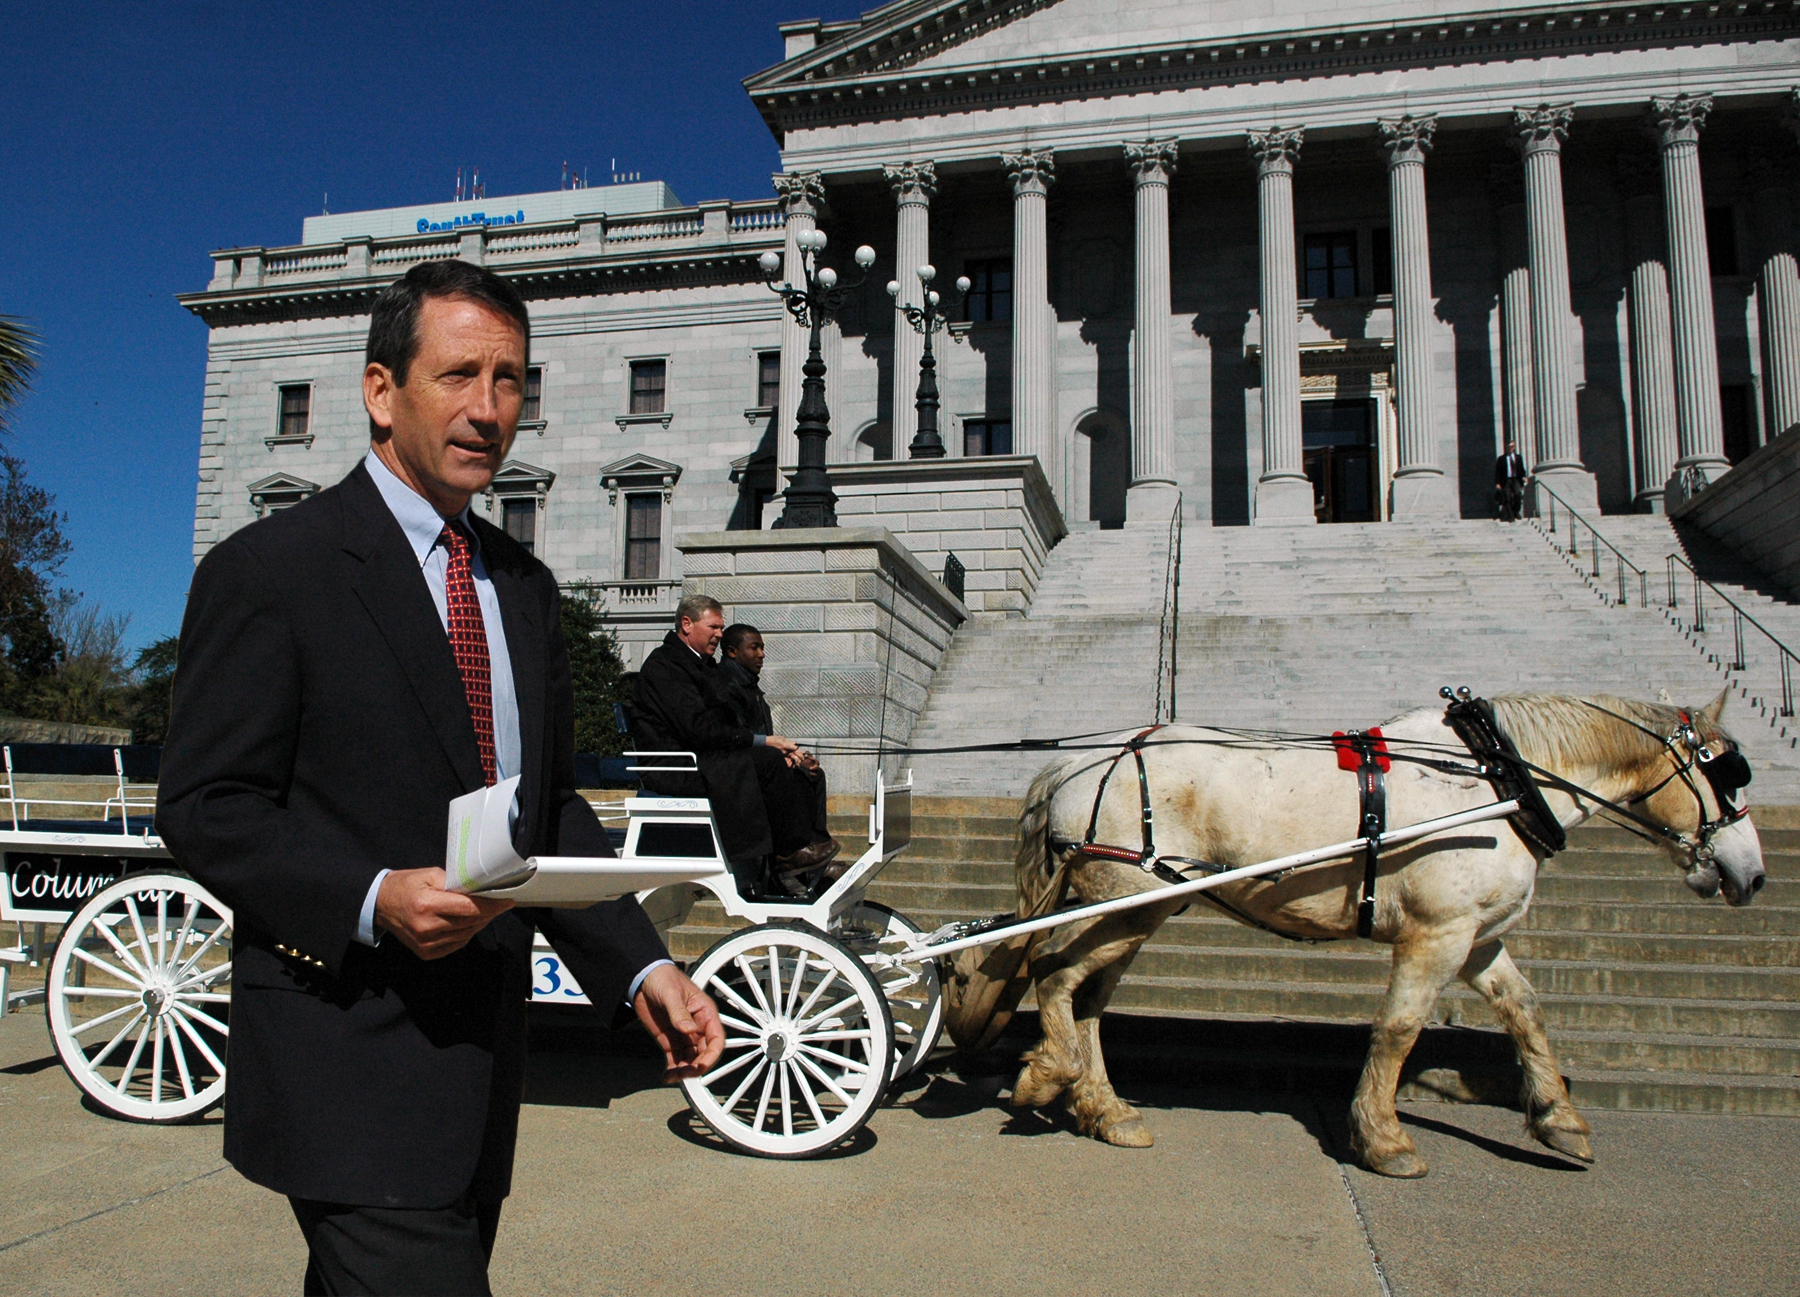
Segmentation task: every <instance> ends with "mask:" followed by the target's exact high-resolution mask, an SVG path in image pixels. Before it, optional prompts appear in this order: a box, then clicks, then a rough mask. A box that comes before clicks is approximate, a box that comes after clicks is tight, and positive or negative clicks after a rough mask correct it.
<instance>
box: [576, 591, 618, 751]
mask: <svg viewBox="0 0 1800 1297" xmlns="http://www.w3.org/2000/svg"><path fill="white" fill-rule="evenodd" d="M605 607H606V598H605V594H604V592H603V591H602V590H601V589H600V588H599V587H598V586H596V585H593V584H592V583H590V582H582V583H578V584H576V585H571V586H567V587H565V588H564V590H563V592H562V632H563V640H564V641H565V642H566V643H567V644H568V646H569V674H570V675H571V676H572V677H573V678H574V682H575V750H576V751H577V752H597V753H599V754H600V755H601V756H603V757H616V756H618V755H619V753H621V752H623V751H624V750H625V742H624V739H623V737H622V736H621V735H620V734H619V732H618V727H617V726H616V725H614V724H613V704H614V703H615V702H620V701H623V698H624V694H623V683H622V682H623V677H624V675H625V663H624V661H623V659H621V658H620V657H619V641H618V637H617V636H615V635H614V634H613V633H612V631H611V630H610V629H608V628H607V627H605V626H603V625H602V624H601V621H600V614H601V612H602V611H603V610H604V609H605Z"/></svg>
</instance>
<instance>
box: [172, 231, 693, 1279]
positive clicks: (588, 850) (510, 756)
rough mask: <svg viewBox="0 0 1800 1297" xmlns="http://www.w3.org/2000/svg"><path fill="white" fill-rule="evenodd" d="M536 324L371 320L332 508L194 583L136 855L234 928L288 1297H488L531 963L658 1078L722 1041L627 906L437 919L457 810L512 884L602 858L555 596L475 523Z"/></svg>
mask: <svg viewBox="0 0 1800 1297" xmlns="http://www.w3.org/2000/svg"><path fill="white" fill-rule="evenodd" d="M529 329H530V322H529V317H528V316H527V314H526V309H525V304H524V302H523V301H522V300H521V299H520V298H519V296H518V294H517V293H516V292H515V291H514V290H513V289H512V288H511V287H510V286H509V285H508V284H507V283H506V282H505V281H504V280H502V279H500V278H499V277H498V276H496V275H494V274H492V273H491V272H489V271H486V270H482V269H480V268H478V267H475V266H471V265H468V264H466V263H463V262H460V261H445V262H428V263H426V264H424V265H421V266H418V267H415V268H414V269H413V270H412V271H411V272H409V273H408V274H407V275H406V276H405V277H404V278H403V279H401V280H400V281H398V282H397V283H395V284H392V285H390V286H389V287H388V288H387V289H385V290H384V291H383V292H382V294H381V296H380V297H379V298H378V299H377V301H376V304H375V307H374V312H373V317H372V319H371V322H370V328H369V345H368V354H367V364H366V367H365V370H364V376H363V397H364V402H365V404H366V405H367V407H368V411H369V416H370V421H371V434H372V438H371V440H372V445H371V449H370V452H369V454H368V456H367V458H366V459H364V460H363V462H362V463H361V464H359V465H358V466H357V467H356V468H355V469H354V470H353V471H352V472H351V473H350V474H349V476H348V477H346V478H345V479H344V480H343V481H342V482H340V483H339V484H338V485H337V486H335V487H332V488H331V489H329V490H326V491H323V492H320V493H319V495H317V496H316V497H314V498H313V499H311V500H308V501H306V502H304V503H302V504H299V505H296V506H295V507H294V508H292V509H289V510H286V511H284V512H281V513H277V514H274V515H272V516H271V517H269V518H267V519H265V520H264V521H262V522H258V523H255V524H253V525H252V526H249V527H246V528H244V529H243V530H242V531H239V532H237V533H236V534H235V535H233V536H232V537H230V538H229V539H228V540H225V541H223V542H221V543H220V544H218V545H217V546H215V547H214V548H213V549H212V551H211V552H210V553H209V554H208V555H207V556H206V558H205V560H204V561H202V563H201V564H200V566H199V569H198V571H197V572H196V573H195V576H194V583H193V587H192V589H191V591H190V593H189V596H188V606H187V616H186V618H185V621H184V623H183V626H182V634H181V666H180V669H179V671H178V673H177V676H176V681H175V693H174V711H173V716H172V718H171V722H170V728H169V738H168V743H167V746H166V748H165V749H164V756H163V766H162V778H161V789H160V805H159V809H158V812H157V827H158V830H159V831H160V832H161V834H162V835H163V838H164V840H165V842H166V843H167V844H168V846H169V849H170V851H171V852H172V854H173V855H174V857H175V859H176V861H177V862H178V863H179V864H180V865H181V866H182V867H183V868H185V869H187V870H188V871H189V872H191V873H192V874H193V875H194V876H195V877H196V878H198V879H199V880H200V881H201V882H203V883H204V884H206V886H207V887H209V888H211V889H212V890H213V891H214V892H215V893H217V894H218V896H219V897H220V899H222V900H223V901H225V902H226V903H227V904H228V905H230V906H231V907H232V909H233V911H234V913H235V918H236V932H235V939H234V949H233V959H234V963H233V969H232V1005H231V1053H230V1058H229V1075H230V1082H229V1087H230V1088H229V1090H228V1096H227V1102H226V1110H225V1114H226V1115H225V1154H226V1157H227V1158H228V1159H229V1160H230V1162H231V1163H232V1165H233V1166H235V1167H237V1168H238V1170H239V1171H241V1172H242V1173H243V1174H244V1175H245V1176H246V1177H247V1178H249V1179H251V1180H253V1181H255V1182H256V1183H258V1184H261V1185H264V1186H266V1187H268V1188H270V1189H273V1190H275V1191H276V1192H278V1193H283V1194H286V1195H287V1196H288V1197H289V1199H290V1200H291V1202H292V1205H293V1209H294V1213H295V1215H296V1217H297V1218H298V1220H299V1222H300V1227H301V1230H302V1232H303V1233H304V1235H305V1236H306V1240H307V1245H308V1252H309V1263H308V1266H307V1273H306V1281H305V1288H306V1291H307V1292H309V1293H313V1292H320V1293H350V1292H356V1293H363V1292H370V1293H374V1292H379V1293H408V1292H433V1293H465V1292H469V1293H485V1292H487V1291H488V1285H487V1263H488V1258H489V1256H490V1254H491V1252H492V1249H493V1242H494V1234H495V1230H496V1228H497V1226H498V1222H499V1216H500V1205H501V1201H502V1200H503V1199H504V1198H505V1196H506V1194H507V1192H508V1189H509V1187H510V1184H511V1176H512V1157H513V1146H514V1141H515V1136H516V1134H517V1127H518V1116H519V1101H520V1095H521V1092H522V1088H523V1081H524V1055H525V1003H526V999H527V997H528V995H529V992H530V951H531V943H532V931H533V929H534V928H536V929H539V930H542V931H543V932H544V933H545V934H546V935H547V936H548V937H549V938H550V939H551V941H552V942H553V943H554V944H555V946H556V948H557V950H558V952H559V953H560V954H561V955H562V956H563V958H564V959H565V960H566V962H567V963H568V965H569V967H570V968H571V969H572V970H573V972H574V974H575V976H576V977H578V978H579V979H580V982H581V984H582V987H583V988H584V989H585V991H586V992H587V994H588V996H589V998H590V999H591V1000H592V1002H593V1003H594V1005H595V1006H596V1007H597V1008H599V1009H600V1010H601V1012H603V1013H605V1014H607V1015H608V1016H609V1017H611V1016H613V1015H614V1013H615V1010H614V1008H613V1006H618V1009H617V1012H618V1014H619V1015H620V1016H623V1014H624V1012H625V1009H624V1006H625V1005H626V1004H627V1003H629V1004H630V1005H631V1006H632V1008H634V1009H635V1010H636V1013H637V1016H638V1018H639V1019H640V1020H641V1021H642V1022H643V1023H644V1024H645V1025H646V1027H647V1028H649V1030H650V1031H651V1033H652V1034H653V1035H654V1036H655V1037H656V1039H657V1040H658V1041H659V1043H660V1044H661V1045H662V1047H663V1050H664V1053H665V1055H666V1059H667V1063H668V1067H669V1074H670V1075H671V1076H672V1077H673V1076H681V1075H694V1074H697V1073H699V1072H703V1071H705V1070H706V1069H708V1068H710V1066H711V1065H712V1063H713V1062H714V1061H716V1059H717V1057H718V1055H719V1052H720V1049H721V1048H722V1045H723V1033H722V1031H721V1030H720V1027H719V1022H718V1017H717V1013H716V1010H715V1009H714V1007H713V1005H712V1002H711V1001H710V1000H708V999H707V997H706V996H705V995H703V994H702V993H701V992H700V991H699V990H698V989H696V988H695V986H694V985H693V983H692V982H690V981H689V980H688V979H687V978H686V977H685V976H684V975H683V974H682V973H681V972H680V970H679V969H677V968H676V967H675V966H674V965H673V964H671V963H669V962H668V960H667V953H666V951H665V950H664V949H663V946H662V942H661V940H660V939H659V938H658V936H657V934H656V931H655V929H654V928H652V927H651V925H650V922H649V920H648V919H647V918H646V917H645V915H644V913H643V911H642V910H641V909H640V908H639V907H638V905H637V903H636V901H634V900H632V899H630V898H626V899H624V900H621V901H615V902H611V903H608V904H603V905H597V906H594V907H592V908H589V909H585V910H524V909H520V910H514V909H512V908H511V906H510V904H509V903H508V902H504V901H495V900H489V899H483V898H481V897H479V896H467V895H462V894H459V893H454V892H450V891H446V890H445V888H444V883H445V878H444V872H443V869H442V867H441V866H442V862H443V851H444V833H445V827H446V819H447V814H448V805H449V802H450V800H451V798H453V797H456V796H458V795H460V794H462V793H464V792H468V791H470V790H471V789H474V788H479V787H480V786H482V784H483V783H488V784H492V783H494V782H496V781H497V780H499V779H504V778H508V777H510V776H512V775H515V774H516V775H521V776H522V780H521V782H520V785H519V790H518V794H517V797H516V800H515V802H514V806H513V811H514V814H515V815H516V819H515V822H514V830H513V840H514V844H515V846H516V847H517V849H518V850H519V852H520V854H521V855H526V856H529V855H534V854H536V855H586V856H602V855H611V854H612V850H611V847H610V845H609V844H608V842H607V838H606V834H605V832H604V831H603V830H602V829H601V827H600V824H599V822H598V821H597V820H596V819H595V817H594V813H593V811H592V810H591V809H590V808H589V807H588V805H587V803H586V802H585V801H583V800H582V798H581V797H580V796H579V795H577V793H576V792H575V788H574V756H573V750H572V744H573V740H572V733H573V693H572V688H571V684H570V677H569V664H568V656H567V654H566V652H565V650H564V646H563V642H562V637H561V631H560V624H559V617H558V592H557V586H556V581H555V578H554V577H552V576H551V574H550V572H549V571H548V569H546V568H545V567H544V566H543V564H541V563H539V562H537V561H536V560H535V559H533V558H532V557H531V556H530V555H529V554H527V553H526V552H525V551H524V549H523V548H522V547H520V546H519V545H517V544H515V543H514V542H513V541H511V540H510V539H509V538H508V537H507V536H506V535H505V534H504V533H503V532H501V531H499V530H498V529H496V528H494V527H492V526H490V525H489V524H487V523H486V522H484V521H482V520H481V519H479V518H475V517H473V516H471V514H470V513H469V510H468V503H469V499H470V497H471V496H472V495H473V494H474V493H476V492H477V491H480V490H482V489H483V488H485V487H486V486H487V484H488V483H489V482H490V481H491V480H492V478H493V475H494V472H495V471H496V470H497V469H498V468H499V467H500V464H501V463H502V461H503V460H504V459H505V456H506V452H507V450H508V448H509V447H510V446H511V444H512V440H513V435H514V433H515V431H516V429H517V425H518V419H519V412H520V408H521V404H522V397H523V391H524V381H525V364H526V355H527V347H528V343H529Z"/></svg>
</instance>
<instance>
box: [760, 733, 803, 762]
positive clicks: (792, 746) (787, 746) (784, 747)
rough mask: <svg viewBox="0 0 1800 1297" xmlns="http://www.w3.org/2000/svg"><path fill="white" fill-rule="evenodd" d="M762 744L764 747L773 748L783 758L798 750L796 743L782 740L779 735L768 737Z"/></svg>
mask: <svg viewBox="0 0 1800 1297" xmlns="http://www.w3.org/2000/svg"><path fill="white" fill-rule="evenodd" d="M763 744H764V745H765V746H766V747H771V748H774V749H775V750H776V751H777V752H779V753H781V755H782V756H784V757H785V756H788V755H790V754H791V753H794V752H798V751H799V750H800V745H799V744H798V743H796V742H794V740H792V739H784V738H782V737H781V735H779V734H771V735H769V737H767V738H766V739H764V740H763Z"/></svg>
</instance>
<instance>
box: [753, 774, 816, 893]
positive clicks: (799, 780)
mask: <svg viewBox="0 0 1800 1297" xmlns="http://www.w3.org/2000/svg"><path fill="white" fill-rule="evenodd" d="M750 764H751V765H752V766H753V767H754V768H755V770H756V784H757V790H758V791H759V792H760V793H761V794H762V803H763V810H764V811H765V812H766V813H767V814H768V817H769V837H770V840H771V841H772V842H773V843H774V847H775V854H776V855H777V856H790V855H792V854H793V853H794V852H796V851H798V850H800V848H801V847H807V846H811V845H812V844H813V843H815V842H823V841H824V840H825V839H826V838H828V837H830V836H831V829H830V826H829V823H828V822H827V819H826V812H825V773H824V772H823V771H820V772H819V773H817V774H810V773H808V772H807V771H805V770H797V769H795V768H794V767H793V766H790V765H789V764H788V763H787V758H786V757H784V756H782V755H781V753H779V752H777V751H776V750H775V749H774V748H771V747H754V748H751V749H750ZM731 872H732V873H734V874H736V875H737V880H738V886H739V887H740V888H748V889H749V890H761V888H762V884H763V877H762V872H763V862H762V861H761V860H760V859H758V860H733V861H732V862H731Z"/></svg>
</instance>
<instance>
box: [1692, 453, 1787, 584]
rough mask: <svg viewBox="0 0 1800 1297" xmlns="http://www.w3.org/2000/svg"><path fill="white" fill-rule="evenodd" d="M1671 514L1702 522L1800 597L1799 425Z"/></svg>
mask: <svg viewBox="0 0 1800 1297" xmlns="http://www.w3.org/2000/svg"><path fill="white" fill-rule="evenodd" d="M1669 516H1670V517H1671V518H1674V519H1675V520H1676V521H1678V522H1684V523H1688V524H1690V525H1691V526H1694V527H1698V528H1699V529H1700V530H1701V531H1702V532H1704V533H1706V535H1707V536H1709V537H1711V538H1712V539H1713V540H1716V541H1718V542H1719V543H1720V544H1722V545H1725V546H1726V547H1728V548H1729V549H1731V550H1733V551H1734V552H1736V553H1738V554H1740V555H1742V556H1743V557H1744V558H1745V559H1746V560H1748V561H1749V562H1750V563H1752V564H1754V565H1755V566H1756V567H1757V568H1758V569H1759V570H1760V571H1761V572H1762V573H1763V574H1764V575H1765V576H1767V577H1768V578H1769V579H1770V580H1771V581H1773V582H1774V583H1775V584H1776V585H1778V586H1779V587H1780V588H1781V589H1782V590H1783V591H1784V592H1785V593H1786V594H1787V596H1788V597H1789V598H1790V599H1800V428H1790V429H1788V431H1786V432H1784V433H1782V434H1781V436H1779V437H1777V438H1776V439H1775V440H1774V441H1772V442H1770V443H1769V444H1768V445H1766V446H1764V447H1763V448H1762V449H1761V450H1759V451H1757V452H1756V453H1755V454H1754V455H1752V456H1750V457H1749V458H1748V459H1746V460H1745V461H1744V462H1743V463H1741V464H1739V465H1738V466H1737V467H1736V468H1734V469H1732V470H1731V472H1729V473H1727V474H1726V475H1725V476H1724V477H1722V478H1720V479H1719V480H1718V481H1717V482H1715V483H1713V484H1712V485H1711V486H1709V487H1707V488H1706V489H1705V490H1704V491H1702V492H1700V493H1699V494H1698V495H1696V496H1694V497H1693V498H1692V499H1691V500H1689V501H1687V502H1686V503H1685V504H1682V505H1680V506H1678V507H1676V508H1675V509H1672V510H1670V514H1669Z"/></svg>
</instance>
